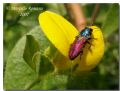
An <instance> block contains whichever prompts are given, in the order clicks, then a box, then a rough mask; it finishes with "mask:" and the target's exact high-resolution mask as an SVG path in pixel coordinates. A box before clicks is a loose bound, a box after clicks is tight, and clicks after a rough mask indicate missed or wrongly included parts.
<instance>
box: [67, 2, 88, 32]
mask: <svg viewBox="0 0 120 91" xmlns="http://www.w3.org/2000/svg"><path fill="white" fill-rule="evenodd" d="M65 7H66V9H67V12H68V14H69V15H70V18H71V19H72V20H73V22H74V25H75V27H76V28H77V29H78V31H81V30H82V29H84V28H85V26H86V18H85V16H84V13H83V11H82V8H81V6H80V4H75V3H71V4H65Z"/></svg>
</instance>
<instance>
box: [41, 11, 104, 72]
mask: <svg viewBox="0 0 120 91" xmlns="http://www.w3.org/2000/svg"><path fill="white" fill-rule="evenodd" d="M39 23H40V27H41V28H42V31H43V32H44V34H45V35H46V37H47V38H48V39H49V40H50V41H51V43H52V44H53V45H54V46H55V47H56V48H57V49H58V51H59V52H60V53H61V54H62V58H61V56H60V57H59V58H58V59H57V60H55V61H54V64H55V66H56V67H57V68H58V69H66V68H70V67H73V66H75V65H76V64H78V65H77V67H76V69H75V73H80V72H83V71H88V70H91V69H92V68H94V67H95V66H96V65H97V64H98V63H99V61H100V59H101V58H102V56H103V54H104V40H103V35H102V32H101V30H100V28H98V27H96V26H90V28H92V29H93V32H92V37H94V38H95V39H93V40H91V41H90V43H91V44H92V46H91V48H90V49H91V51H90V50H89V48H88V47H89V45H88V44H87V45H86V46H85V48H84V49H83V54H82V56H81V60H80V56H78V57H77V58H76V59H74V60H73V61H71V60H70V59H69V57H68V53H69V48H70V45H71V44H72V43H73V41H74V40H75V37H76V36H77V35H78V31H77V29H76V28H75V27H74V26H73V25H72V24H71V23H70V22H68V21H67V20H66V19H64V18H63V17H62V16H60V15H58V14H56V13H53V12H50V11H45V12H43V13H41V14H40V15H39ZM60 58H61V59H60Z"/></svg>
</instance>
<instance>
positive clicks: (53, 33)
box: [39, 11, 78, 58]
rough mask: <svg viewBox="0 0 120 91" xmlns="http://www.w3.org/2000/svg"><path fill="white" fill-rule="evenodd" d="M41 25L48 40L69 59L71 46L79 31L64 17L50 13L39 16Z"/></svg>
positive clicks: (46, 12)
mask: <svg viewBox="0 0 120 91" xmlns="http://www.w3.org/2000/svg"><path fill="white" fill-rule="evenodd" d="M39 23H40V26H41V28H42V30H43V32H44V33H45V35H46V36H47V37H48V39H49V40H50V41H51V42H52V43H53V45H54V46H55V47H56V48H57V49H58V50H59V51H60V52H61V53H62V54H63V55H64V56H66V57H67V58H68V51H69V47H70V44H71V43H72V42H73V41H74V39H75V36H76V35H77V34H78V31H77V29H76V28H75V27H74V26H73V25H72V24H71V23H69V22H68V21H67V20H66V19H64V18H63V17H62V16H60V15H58V14H56V13H53V12H50V11H45V12H43V13H41V14H40V15H39Z"/></svg>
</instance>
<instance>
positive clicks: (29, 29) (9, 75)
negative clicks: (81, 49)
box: [3, 3, 119, 89]
mask: <svg viewBox="0 0 120 91" xmlns="http://www.w3.org/2000/svg"><path fill="white" fill-rule="evenodd" d="M81 5H82V7H83V10H84V13H85V15H86V17H87V21H88V23H89V22H90V18H91V15H92V12H93V9H94V6H95V4H81ZM14 6H17V7H26V8H28V7H31V6H32V7H41V8H43V10H33V11H30V10H28V9H27V10H20V11H16V10H11V9H10V8H11V7H14ZM45 10H51V11H53V12H56V13H59V14H60V15H62V16H63V17H65V18H66V19H67V20H70V18H69V15H68V14H67V12H66V9H65V7H64V4H56V3H51V4H47V3H46V4H9V3H8V4H4V19H3V24H4V25H3V27H4V40H3V42H4V68H3V69H4V89H118V83H119V65H118V64H119V62H118V22H119V18H118V15H119V5H118V4H101V6H100V11H99V13H98V16H97V18H96V21H95V22H94V25H97V26H99V27H101V28H102V30H103V34H104V38H105V54H104V57H103V58H102V61H101V62H100V64H99V65H98V66H97V67H96V68H95V69H93V70H92V71H91V72H89V73H88V74H85V75H82V76H78V77H72V76H70V75H65V74H61V75H50V74H49V73H51V72H53V71H54V67H53V65H52V64H51V61H52V59H53V58H54V56H55V54H56V52H57V50H56V49H55V48H54V46H53V45H52V44H51V43H50V42H49V41H48V39H47V38H46V37H45V36H44V34H43V32H42V31H41V29H40V27H39V23H38V15H39V13H41V12H43V11H45ZM23 12H24V13H29V15H28V16H20V14H21V13H23ZM46 25H47V23H46ZM43 60H46V61H43Z"/></svg>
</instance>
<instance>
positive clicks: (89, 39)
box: [89, 38, 97, 40]
mask: <svg viewBox="0 0 120 91" xmlns="http://www.w3.org/2000/svg"><path fill="white" fill-rule="evenodd" d="M92 39H94V40H97V38H89V40H92Z"/></svg>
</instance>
